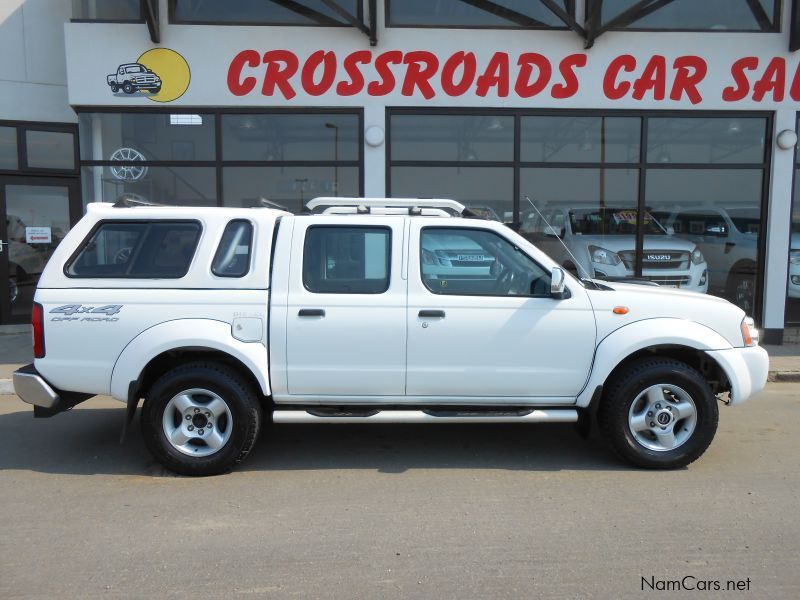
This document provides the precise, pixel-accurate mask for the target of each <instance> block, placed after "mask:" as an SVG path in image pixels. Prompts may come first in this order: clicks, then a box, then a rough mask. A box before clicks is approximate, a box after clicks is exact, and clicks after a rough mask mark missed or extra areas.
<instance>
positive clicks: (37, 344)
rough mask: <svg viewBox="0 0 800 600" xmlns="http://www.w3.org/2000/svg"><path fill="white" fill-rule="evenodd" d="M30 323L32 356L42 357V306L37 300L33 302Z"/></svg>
mask: <svg viewBox="0 0 800 600" xmlns="http://www.w3.org/2000/svg"><path fill="white" fill-rule="evenodd" d="M31 325H33V356H34V358H44V308H42V305H41V304H39V303H37V302H34V303H33V314H32V315H31Z"/></svg>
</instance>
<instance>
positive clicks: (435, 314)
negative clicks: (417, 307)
mask: <svg viewBox="0 0 800 600" xmlns="http://www.w3.org/2000/svg"><path fill="white" fill-rule="evenodd" d="M419 316H420V317H422V318H423V319H444V311H443V310H421V311H419Z"/></svg>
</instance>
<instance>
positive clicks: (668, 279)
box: [520, 204, 708, 293]
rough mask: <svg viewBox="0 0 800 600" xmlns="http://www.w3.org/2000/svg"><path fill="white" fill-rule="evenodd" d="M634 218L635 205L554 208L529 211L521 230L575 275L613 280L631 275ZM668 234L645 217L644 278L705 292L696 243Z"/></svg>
mask: <svg viewBox="0 0 800 600" xmlns="http://www.w3.org/2000/svg"><path fill="white" fill-rule="evenodd" d="M636 219H637V211H636V209H633V208H618V207H606V208H603V209H601V208H600V207H598V206H597V205H596V204H594V205H588V204H587V205H571V206H569V207H564V206H553V207H545V208H544V209H543V210H542V211H541V214H540V213H539V211H537V210H532V211H529V212H527V213H526V215H525V217H524V218H523V219H522V225H521V227H520V233H521V234H522V235H523V236H525V237H526V238H528V239H530V240H531V241H533V242H534V243H535V244H536V245H537V246H539V247H540V248H542V249H543V250H544V251H545V252H547V253H548V254H549V255H550V256H551V257H552V258H553V260H555V261H556V262H558V263H560V264H561V265H563V266H564V267H565V268H566V269H567V270H568V271H570V272H571V273H573V274H578V275H580V276H583V277H591V278H597V279H609V280H616V279H622V278H631V277H634V275H635V271H634V268H635V260H636V259H635V257H636ZM670 233H671V232H670V231H669V230H668V229H667V228H665V227H663V226H662V225H661V224H660V223H659V222H658V221H657V220H656V219H655V217H653V215H652V214H650V213H649V212H647V213H646V214H645V215H644V245H643V250H644V255H643V257H642V258H643V260H642V278H644V279H647V280H649V281H652V282H655V283H657V284H659V285H663V286H669V287H677V288H681V289H685V290H691V291H695V292H700V293H706V292H707V291H708V268H707V265H706V260H705V257H704V256H703V253H702V252H701V251H700V250H699V249H698V248H697V246H696V245H695V244H694V243H692V242H690V241H687V240H684V239H681V238H679V237H677V236H674V235H670ZM559 238H560V239H559ZM562 242H563V243H562ZM576 261H577V264H576Z"/></svg>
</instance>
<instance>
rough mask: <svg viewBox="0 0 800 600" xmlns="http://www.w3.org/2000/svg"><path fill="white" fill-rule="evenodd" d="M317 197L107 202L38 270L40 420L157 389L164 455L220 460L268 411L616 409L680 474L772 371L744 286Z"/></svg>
mask: <svg viewBox="0 0 800 600" xmlns="http://www.w3.org/2000/svg"><path fill="white" fill-rule="evenodd" d="M308 206H309V208H310V209H311V211H312V214H308V215H292V214H289V213H286V212H283V211H280V210H274V209H269V208H250V209H235V208H197V207H193V208H186V207H158V206H134V207H130V206H123V207H118V206H116V205H115V206H112V205H110V204H90V205H89V207H88V212H87V214H86V216H85V217H84V218H83V219H82V220H81V221H80V222H79V223H78V224H77V225H76V226H75V227H74V228H73V229H72V231H71V232H70V233H69V234H68V235H67V236H66V238H65V239H64V241H63V242H62V243H61V244H60V245H59V246H58V248H57V249H56V251H55V253H54V254H53V257H52V259H51V260H50V262H49V263H48V265H47V267H46V268H45V270H44V273H43V274H42V277H41V279H40V281H39V286H38V289H37V292H36V296H35V306H34V312H33V334H34V351H35V362H34V363H33V364H32V365H29V366H27V367H25V368H22V369H20V370H19V371H17V372H16V373H15V374H14V385H15V389H16V391H17V394H18V395H19V396H20V398H22V399H23V400H24V401H26V402H28V403H30V404H33V405H34V412H35V414H36V415H37V416H50V415H53V414H56V413H58V412H60V411H63V410H66V409H68V408H71V407H72V406H74V405H75V404H77V403H79V402H81V401H83V400H86V399H87V398H89V397H91V396H93V395H98V394H109V395H111V396H113V397H114V398H115V399H117V400H119V401H120V402H123V403H125V404H126V405H127V409H128V410H127V418H126V425H125V427H127V423H129V422H130V420H131V419H132V417H133V415H134V413H135V411H136V408H137V406H138V405H139V402H140V400H141V399H144V404H143V408H142V414H141V427H142V432H143V435H144V439H145V441H146V444H147V446H148V448H149V449H150V450H151V451H152V453H153V454H154V455H155V457H156V458H157V459H158V460H159V461H160V462H161V463H162V464H164V465H165V466H166V467H168V468H170V469H172V470H174V471H176V472H179V473H183V474H190V475H208V474H215V473H220V472H223V471H226V470H229V469H230V468H231V467H232V466H233V465H235V464H236V463H237V462H239V461H240V460H242V459H243V458H244V457H245V456H246V455H247V453H248V452H249V451H250V449H251V448H252V447H253V444H254V443H255V441H256V437H257V435H258V432H259V429H260V428H261V424H262V420H265V421H272V422H274V423H314V422H316V423H467V422H489V423H498V422H501V423H509V422H512V423H515V422H519V423H547V422H575V423H577V424H578V425H579V428H580V429H581V430H582V431H583V432H584V433H586V432H587V430H588V428H589V424H590V423H591V422H592V421H593V420H594V415H595V414H596V415H597V420H598V421H599V424H600V426H601V429H602V431H603V432H604V435H605V436H606V437H607V439H608V440H609V442H610V444H611V446H612V447H613V448H614V449H615V450H616V452H617V453H618V454H619V455H621V456H622V457H623V458H625V459H627V460H628V461H629V462H631V463H633V464H634V465H638V466H642V467H653V468H674V467H680V466H684V465H687V464H688V463H690V462H692V461H693V460H695V459H697V458H698V457H699V456H700V455H701V454H702V453H703V452H704V451H705V450H706V448H707V447H708V445H709V444H710V443H711V440H712V438H713V437H714V434H715V431H716V428H717V421H718V400H719V401H722V402H723V403H725V404H739V403H741V402H743V401H745V400H747V399H748V398H749V397H751V396H752V395H754V394H756V393H758V392H759V391H760V390H761V389H762V388H763V387H764V385H765V382H766V378H767V369H768V357H767V353H766V352H765V351H764V350H763V349H762V348H760V347H759V346H758V332H757V330H756V329H755V327H754V325H753V321H752V320H751V319H750V318H748V317H746V316H745V314H744V312H743V311H742V310H741V309H739V308H738V307H736V306H734V305H733V304H731V303H729V302H727V301H725V300H721V299H719V298H714V297H711V296H706V295H702V294H698V293H694V292H687V291H683V290H670V289H663V288H660V287H658V286H652V285H636V284H623V283H608V282H598V281H590V280H585V281H581V280H579V279H576V278H574V277H573V276H572V275H570V274H568V273H565V272H564V271H563V270H562V269H561V268H560V267H559V266H558V265H557V264H556V263H555V262H554V261H553V260H551V259H550V258H549V257H548V256H547V255H546V254H545V253H544V252H542V251H541V250H539V249H538V248H537V247H536V246H534V245H532V244H531V243H529V242H527V241H526V240H525V239H523V238H522V237H521V236H520V235H518V234H516V233H515V232H513V231H512V230H510V229H509V228H507V227H505V226H504V225H503V224H502V223H499V222H496V221H489V220H481V219H475V218H467V217H464V216H463V215H462V213H463V209H464V207H463V206H462V205H460V204H459V203H457V202H454V201H452V200H402V199H363V198H353V199H347V198H318V199H316V200H313V201H311V202H309V204H308ZM467 214H468V213H467ZM426 248H431V249H433V250H426ZM448 248H451V249H452V250H453V251H454V253H455V254H453V253H450V254H448V253H447V252H446V250H447V249H448ZM464 248H466V249H468V250H469V251H468V252H467V251H465V250H463V249H464ZM478 248H479V249H480V252H476V251H475V250H476V249H478ZM436 251H440V252H439V255H446V259H445V260H446V262H447V265H446V266H441V265H440V267H441V268H434V266H435V265H431V264H427V263H428V262H429V261H431V260H434V261H436V260H438V259H439V258H438V257H437V256H438V255H437V252H436ZM459 253H461V254H463V256H459ZM476 261H479V263H480V265H483V264H486V263H489V266H488V267H486V268H483V267H481V268H478V269H476V268H474V263H475V262H476ZM460 269H463V270H460Z"/></svg>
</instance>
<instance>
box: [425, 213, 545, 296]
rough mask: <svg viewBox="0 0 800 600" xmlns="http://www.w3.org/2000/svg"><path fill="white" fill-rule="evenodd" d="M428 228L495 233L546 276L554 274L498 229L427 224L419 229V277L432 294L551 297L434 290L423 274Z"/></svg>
mask: <svg viewBox="0 0 800 600" xmlns="http://www.w3.org/2000/svg"><path fill="white" fill-rule="evenodd" d="M428 229H436V230H441V231H445V230H448V229H449V230H454V231H459V230H460V231H465V230H466V231H480V232H481V233H488V234H490V235H494V236H496V237H498V238H500V239H501V240H503V241H504V242H506V243H508V244H509V245H511V246H512V247H513V248H515V249H516V250H518V251H519V252H521V253H522V254H523V256H525V257H526V258H527V259H528V260H530V261H531V262H532V263H533V264H535V265H536V266H537V267H539V268H540V269H541V270H542V271H543V272H544V274H545V275H546V276H548V277H552V275H551V274H550V270H549V269H546V268H545V267H544V266H542V264H541V263H540V262H539V261H538V260H536V259H535V258H533V257H532V256H531V255H530V254H528V253H527V252H525V250H523V249H522V248H521V247H520V246H518V245H517V244H515V243H514V242H512V241H511V240H509V239H508V238H507V237H505V236H504V235H501V234H500V233H498V232H497V231H494V230H492V229H488V228H485V227H469V226H463V225H453V226H448V225H425V226H424V227H421V228H420V230H419V263H418V264H419V279H420V282H421V283H422V286H423V287H424V288H425V289H426V290H428V292H430V293H431V294H434V295H436V296H466V297H470V298H551V296H550V294H549V293H548V294H542V295H541V296H533V295H531V294H524V295H510V294H447V293H440V292H436V291H434V290H432V289H431V288H429V287H428V284H427V283H425V278H424V277H423V276H422V250H423V248H422V236H423V235H424V234H425V231H426V230H428Z"/></svg>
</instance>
